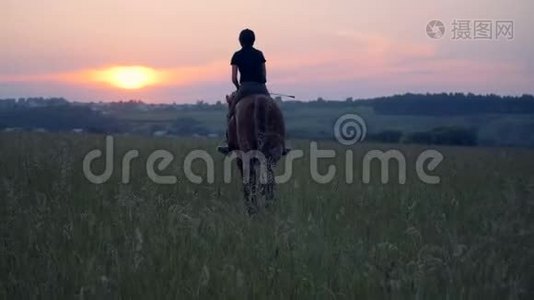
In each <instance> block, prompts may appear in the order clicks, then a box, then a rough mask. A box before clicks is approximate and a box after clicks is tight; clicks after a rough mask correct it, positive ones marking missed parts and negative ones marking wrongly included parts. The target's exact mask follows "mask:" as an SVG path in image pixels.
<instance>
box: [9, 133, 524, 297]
mask: <svg viewBox="0 0 534 300" xmlns="http://www.w3.org/2000/svg"><path fill="white" fill-rule="evenodd" d="M116 144H117V145H116V146H117V148H116V156H115V164H116V165H117V167H116V168H115V172H114V174H113V177H112V178H111V179H110V180H109V181H108V182H106V183H104V184H101V185H94V184H91V183H89V182H88V181H87V180H86V179H85V178H84V175H83V173H82V159H83V157H84V155H85V153H87V152H88V151H89V150H91V149H94V148H96V147H99V148H100V149H104V137H102V136H80V135H48V134H17V133H16V134H2V135H0V197H1V198H0V199H1V200H0V201H1V206H0V216H1V223H0V224H1V227H0V232H1V236H2V242H1V243H0V253H1V259H0V267H1V270H2V272H1V273H0V297H1V298H6V299H15V298H54V299H57V298H80V299H86V298H126V299H128V298H142V299H146V298H148V299H168V298H224V299H236V298H249V299H250V298H260V299H263V298H304V299H309V298H319V299H324V298H392V299H397V298H398V299H402V298H411V299H413V298H415V299H465V298H467V299H471V298H473V299H480V298H490V299H520V298H523V299H528V298H532V297H533V296H534V286H533V283H534V270H533V266H534V247H533V245H534V213H533V212H534V172H533V170H534V152H532V151H527V150H518V149H496V148H495V149H478V148H477V149H475V148H452V147H451V148H447V147H442V148H439V150H440V151H441V152H442V153H443V154H444V155H445V160H444V161H443V163H442V164H441V165H440V166H439V168H438V170H437V173H439V174H440V176H441V183H440V184H438V185H426V184H423V183H422V182H420V181H418V180H417V177H416V175H415V172H414V166H415V164H414V162H413V161H414V159H415V158H416V156H417V155H418V153H419V152H420V151H422V150H423V149H425V148H424V147H416V146H403V147H400V148H399V149H400V150H402V151H403V152H404V153H405V154H406V156H407V157H408V163H407V166H408V168H409V173H408V182H407V183H406V184H404V185H401V184H398V183H390V184H385V185H383V184H381V183H380V182H379V177H378V175H379V174H378V172H374V174H375V175H376V176H373V180H372V182H371V183H370V184H363V183H362V182H361V174H360V173H359V172H360V171H359V170H361V161H358V158H361V157H362V156H363V153H365V152H366V151H367V150H369V149H372V148H374V147H382V148H388V147H389V146H384V145H370V144H363V145H357V146H356V147H354V148H353V150H354V151H355V156H354V157H355V163H354V170H356V171H355V182H354V183H352V184H346V183H345V178H344V176H343V174H344V173H343V170H344V167H343V165H344V162H343V152H344V151H345V148H342V147H340V146H337V145H334V144H323V145H322V147H326V146H329V147H334V149H337V151H338V156H337V158H336V159H335V160H330V161H329V162H330V163H335V164H336V166H337V167H338V169H337V172H338V176H337V177H336V179H335V180H334V181H333V182H331V183H329V184H324V185H322V184H318V183H315V182H314V181H313V180H312V179H311V177H310V175H309V174H310V171H309V162H308V159H307V158H305V159H302V160H299V161H297V162H296V163H295V166H294V167H295V174H294V176H293V177H292V179H291V180H290V181H289V182H288V183H285V184H282V185H280V186H278V187H277V200H276V204H275V205H274V206H272V207H270V208H269V209H267V210H265V211H263V212H261V213H260V214H258V215H256V216H254V217H248V216H247V214H246V213H245V207H244V203H243V201H242V196H241V187H240V183H239V182H238V180H234V181H233V182H232V183H230V184H225V183H223V182H222V180H221V178H222V175H221V173H220V169H221V167H222V160H223V158H222V156H220V155H218V154H216V153H214V152H213V151H212V150H211V149H213V148H214V146H215V142H214V141H210V140H193V139H164V138H161V139H150V138H137V137H120V138H117V139H116ZM394 146H395V147H396V145H392V146H391V147H394ZM294 147H295V148H302V149H306V148H307V146H306V143H305V142H302V141H301V142H296V143H295V144H294ZM130 149H138V150H139V151H140V153H141V155H140V158H138V159H136V160H134V162H133V166H132V181H131V182H130V184H127V185H124V184H122V183H121V177H120V175H121V174H120V168H119V164H120V160H121V158H122V154H124V153H125V152H126V151H127V150H130ZM154 149H167V150H169V151H170V152H172V153H173V154H174V155H175V161H174V162H173V164H172V166H171V167H169V168H168V169H167V170H165V171H162V173H165V174H175V175H177V176H178V177H179V182H178V184H175V185H156V184H155V183H153V182H152V181H151V180H150V179H149V178H148V177H147V176H146V172H145V171H144V168H145V161H146V157H147V156H148V154H150V151H152V150H154ZM192 149H206V150H208V151H209V152H211V153H212V154H213V157H214V158H215V160H216V167H217V171H218V174H217V176H216V182H215V183H214V184H207V183H203V184H193V183H190V182H188V181H187V180H185V177H184V176H183V171H182V167H183V166H182V162H183V158H184V156H185V155H186V154H187V153H188V151H189V150H192ZM323 163H324V162H323ZM194 167H195V170H196V171H198V172H201V171H202V170H204V168H203V166H202V164H201V163H198V164H195V165H194ZM325 167H326V166H324V165H323V166H321V171H322V172H324V171H325V170H326V168H325ZM279 171H281V170H279ZM374 171H377V170H374ZM234 173H235V174H237V172H234ZM236 179H237V178H236ZM391 179H392V182H393V181H395V176H392V178H391Z"/></svg>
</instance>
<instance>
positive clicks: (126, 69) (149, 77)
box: [93, 66, 162, 89]
mask: <svg viewBox="0 0 534 300" xmlns="http://www.w3.org/2000/svg"><path fill="white" fill-rule="evenodd" d="M93 76H94V78H95V79H96V80H98V81H103V82H106V83H108V84H111V85H113V86H115V87H118V88H122V89H140V88H143V87H146V86H149V85H154V84H156V83H158V82H160V81H161V77H162V76H161V74H159V73H158V71H156V70H154V69H152V68H149V67H144V66H117V67H111V68H108V69H104V70H101V71H96V73H94V75H93Z"/></svg>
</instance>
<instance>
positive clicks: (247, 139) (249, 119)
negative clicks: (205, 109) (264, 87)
mask: <svg viewBox="0 0 534 300" xmlns="http://www.w3.org/2000/svg"><path fill="white" fill-rule="evenodd" d="M235 118H236V128H235V130H236V136H235V137H236V138H237V141H236V146H238V149H239V150H241V151H244V152H247V151H251V150H259V151H261V152H262V153H263V154H264V155H265V156H266V157H268V158H270V159H273V160H274V161H277V160H278V159H280V157H281V156H282V152H283V150H284V147H285V125H284V119H283V116H282V112H281V110H280V108H279V107H278V105H276V102H275V101H274V100H273V99H272V98H270V97H268V96H266V95H250V96H247V97H244V98H242V99H241V100H240V101H239V102H238V103H237V105H236V107H235Z"/></svg>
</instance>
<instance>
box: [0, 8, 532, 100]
mask: <svg viewBox="0 0 534 300" xmlns="http://www.w3.org/2000/svg"><path fill="white" fill-rule="evenodd" d="M0 8H1V9H0V41H2V43H1V45H0V98H9V97H17V98H18V97H34V96H43V97H52V96H57V97H65V98H67V99H69V100H73V101H118V100H129V99H141V100H144V101H146V102H154V103H156V102H164V103H170V102H177V103H186V102H195V101H197V100H204V101H208V102H215V101H217V100H222V99H224V95H225V94H228V93H230V92H232V91H233V89H234V87H233V85H232V83H231V80H230V58H231V56H232V54H233V53H234V52H235V51H237V50H239V48H240V46H239V43H238V35H239V32H240V31H241V30H242V29H244V28H250V29H252V30H254V31H255V33H256V44H255V47H256V48H258V49H260V50H261V51H263V53H264V55H265V57H266V59H267V80H268V83H267V85H268V88H269V90H270V91H271V92H275V93H283V94H292V95H295V96H296V98H297V99H301V100H309V99H316V98H317V97H322V98H324V99H341V100H342V99H345V98H347V97H354V98H357V99H358V98H370V97H376V96H387V95H392V94H399V93H406V92H413V93H426V92H430V93H434V92H473V93H477V94H487V93H495V94H500V95H521V94H524V93H528V94H534V84H533V83H534V34H533V33H532V32H531V30H532V28H534V18H532V17H531V13H532V11H534V1H532V0H513V1H510V0H492V1H489V0H467V1H466V0H446V1H445V0H442V1H422V0H389V1H387V0H269V1H260V0H233V1H232V0H228V1H215V0H211V1H207V0H195V1H182V0H172V1H171V0H152V1H146V0H142V1H139V0H128V1H119V0H92V1H83V2H82V1H73V0H47V1H44V0H27V1H20V0H2V1H1V4H0ZM431 20H440V21H441V22H442V23H443V24H444V28H445V33H444V35H443V36H442V37H441V38H437V39H435V38H431V37H429V36H428V35H427V32H426V29H427V24H428V23H429V21H431ZM455 20H457V21H458V20H461V21H467V22H468V23H469V24H468V26H469V28H467V31H469V32H470V35H471V38H467V39H457V38H456V37H457V36H456V37H455V34H460V31H461V29H462V28H460V26H459V25H458V24H459V23H457V25H454V24H453V22H454V21H455ZM476 21H489V22H490V23H491V24H492V25H491V27H492V32H491V33H492V34H491V38H489V39H475V38H474V34H475V29H474V27H475V25H474V24H475V22H476ZM500 21H512V22H513V38H512V37H511V36H509V35H506V34H505V33H504V31H503V32H501V35H500V36H499V37H498V38H497V37H496V34H497V33H496V27H497V22H500ZM463 24H465V23H463ZM486 24H487V22H486ZM501 24H504V23H501ZM455 28H456V29H458V30H459V31H455V32H453V29H455ZM463 29H465V28H463ZM486 33H487V31H486ZM479 34H483V33H482V31H479ZM127 66H142V68H143V70H145V69H146V70H149V72H150V74H149V73H146V72H145V71H142V72H141V73H140V74H141V75H139V74H137V73H135V72H133V73H132V71H131V68H130V69H126V71H125V72H123V73H120V72H121V71H117V70H119V69H120V67H127ZM110 68H114V69H110ZM147 74H148V75H147ZM151 74H152V75H151ZM136 76H137V77H142V78H141V79H139V78H137V77H136ZM143 76H145V77H146V76H149V77H150V78H149V79H150V80H147V81H146V82H144V81H143V80H145V79H146V78H145V77H143ZM136 78H137V79H139V80H141V81H143V82H141V83H142V84H140V85H139V86H137V85H135V84H133V83H135V82H132V80H133V81H135V80H136ZM147 78H148V77H147Z"/></svg>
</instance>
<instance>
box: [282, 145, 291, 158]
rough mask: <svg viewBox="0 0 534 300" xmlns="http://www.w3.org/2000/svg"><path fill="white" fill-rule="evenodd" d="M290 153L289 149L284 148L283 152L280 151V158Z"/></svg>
mask: <svg viewBox="0 0 534 300" xmlns="http://www.w3.org/2000/svg"><path fill="white" fill-rule="evenodd" d="M290 151H291V148H289V147H285V148H284V150H283V151H282V156H286V155H287V154H288V153H289V152H290Z"/></svg>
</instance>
